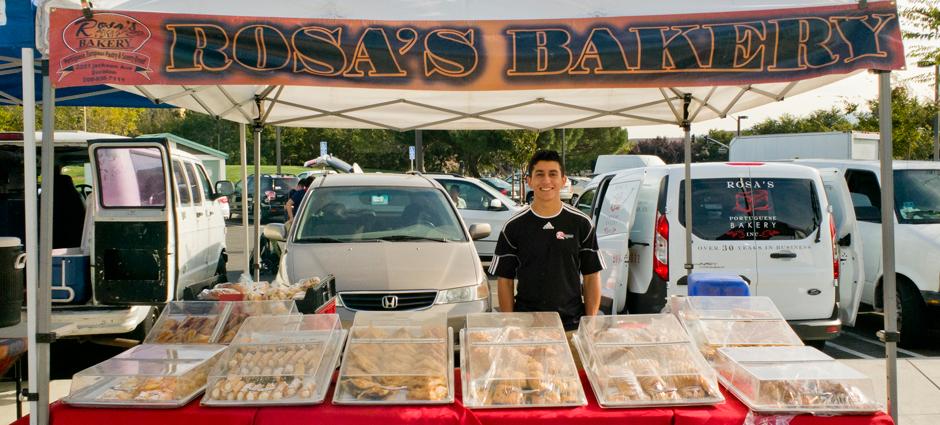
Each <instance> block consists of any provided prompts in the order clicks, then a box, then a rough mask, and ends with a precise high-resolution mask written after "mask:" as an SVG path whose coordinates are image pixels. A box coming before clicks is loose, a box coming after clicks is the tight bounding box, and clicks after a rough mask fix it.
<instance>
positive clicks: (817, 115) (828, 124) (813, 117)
mask: <svg viewBox="0 0 940 425" xmlns="http://www.w3.org/2000/svg"><path fill="white" fill-rule="evenodd" d="M853 127H854V126H853V124H852V122H850V121H849V120H848V118H846V114H845V112H844V111H841V110H839V108H836V107H832V108H830V109H817V110H815V111H813V112H811V113H810V114H809V115H808V116H805V117H797V116H794V115H791V114H783V115H782V116H780V118H767V119H765V120H763V121H761V122H759V123H757V124H755V125H754V126H753V127H751V128H749V129H747V130H745V131H742V133H743V134H782V133H816V132H828V131H851V130H852V128H853Z"/></svg>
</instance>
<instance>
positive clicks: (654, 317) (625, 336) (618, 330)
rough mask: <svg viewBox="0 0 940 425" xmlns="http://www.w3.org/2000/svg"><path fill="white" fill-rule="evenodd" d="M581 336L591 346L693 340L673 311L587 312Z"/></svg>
mask: <svg viewBox="0 0 940 425" xmlns="http://www.w3.org/2000/svg"><path fill="white" fill-rule="evenodd" d="M578 336H579V337H580V338H581V340H582V341H584V342H585V343H586V344H587V345H588V346H589V347H590V346H595V345H638V344H670V343H685V342H689V341H690V340H691V339H690V338H689V335H688V334H687V333H686V332H685V329H683V328H682V325H681V324H679V320H677V319H676V317H675V316H673V315H671V314H631V315H619V316H585V317H582V318H581V323H580V325H578ZM585 348H587V347H585Z"/></svg>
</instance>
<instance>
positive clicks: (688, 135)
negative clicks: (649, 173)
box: [682, 93, 693, 276]
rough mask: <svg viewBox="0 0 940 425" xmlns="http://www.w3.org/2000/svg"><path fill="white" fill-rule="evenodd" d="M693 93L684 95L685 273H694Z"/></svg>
mask: <svg viewBox="0 0 940 425" xmlns="http://www.w3.org/2000/svg"><path fill="white" fill-rule="evenodd" d="M691 104H692V94H691V93H685V94H683V95H682V129H683V130H684V131H685V141H684V145H685V160H684V161H683V162H684V163H685V274H686V276H688V275H689V274H691V273H692V267H693V266H692V264H693V263H692V123H691V122H690V121H689V106H691Z"/></svg>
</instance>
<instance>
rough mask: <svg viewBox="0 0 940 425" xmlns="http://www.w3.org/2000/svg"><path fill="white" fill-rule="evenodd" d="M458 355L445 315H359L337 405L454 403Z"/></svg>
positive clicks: (338, 387)
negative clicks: (455, 371) (456, 358)
mask: <svg viewBox="0 0 940 425" xmlns="http://www.w3.org/2000/svg"><path fill="white" fill-rule="evenodd" d="M453 354H454V348H453V341H452V337H451V331H450V330H449V329H448V328H447V316H446V315H445V313H432V312H358V313H356V318H355V321H354V322H353V326H352V328H351V329H350V331H349V342H348V343H347V344H346V350H345V353H344V354H343V363H342V367H341V368H340V373H339V378H338V379H337V381H336V382H337V383H336V391H335V393H334V395H333V402H334V403H337V404H443V403H452V402H453V401H454V382H453V381H454V379H453V376H454V357H453Z"/></svg>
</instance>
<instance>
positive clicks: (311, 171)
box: [297, 170, 336, 180]
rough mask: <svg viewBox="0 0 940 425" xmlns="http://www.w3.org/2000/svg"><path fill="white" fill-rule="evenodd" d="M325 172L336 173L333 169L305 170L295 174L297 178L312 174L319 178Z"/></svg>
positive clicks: (325, 173)
mask: <svg viewBox="0 0 940 425" xmlns="http://www.w3.org/2000/svg"><path fill="white" fill-rule="evenodd" d="M327 174H336V171H333V170H307V171H303V172H300V173H298V174H297V178H298V179H300V180H303V179H305V178H307V177H310V176H313V177H314V178H320V177H321V176H325V175H327Z"/></svg>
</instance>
